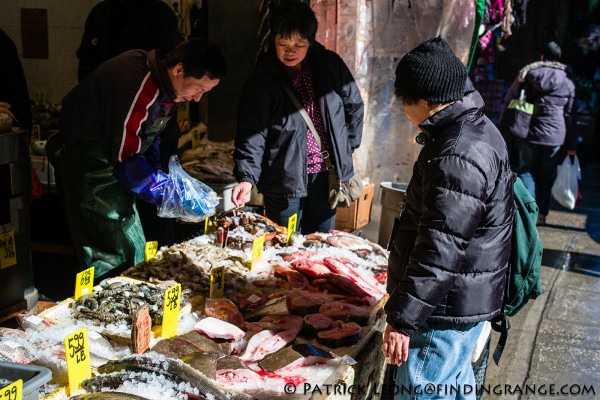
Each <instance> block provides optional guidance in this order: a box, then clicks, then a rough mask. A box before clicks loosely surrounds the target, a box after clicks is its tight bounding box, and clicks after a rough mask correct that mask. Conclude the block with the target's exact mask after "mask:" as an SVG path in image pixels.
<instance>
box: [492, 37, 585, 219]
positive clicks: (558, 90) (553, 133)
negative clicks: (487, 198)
mask: <svg viewBox="0 0 600 400" xmlns="http://www.w3.org/2000/svg"><path fill="white" fill-rule="evenodd" d="M560 59H561V49H560V46H559V45H558V44H557V43H556V42H553V41H552V42H548V43H547V44H546V46H545V47H544V49H543V50H542V53H541V55H540V60H539V61H536V62H534V63H532V64H529V65H526V66H525V67H523V68H522V69H521V70H520V71H519V74H518V75H517V78H516V79H515V80H514V82H513V83H512V85H511V86H510V89H509V90H508V92H507V94H506V97H505V111H506V107H507V106H508V104H509V103H510V102H511V100H513V99H517V98H519V96H520V93H521V91H522V90H524V91H525V92H524V94H525V98H526V99H527V102H529V103H532V104H533V105H534V112H533V115H532V117H531V122H530V124H529V126H523V127H522V128H520V129H522V130H523V131H524V133H523V135H522V136H523V137H525V138H524V139H522V138H518V137H515V136H510V134H507V133H506V132H503V133H504V136H505V139H506V141H507V145H508V148H509V153H510V161H511V167H512V169H513V171H514V172H515V173H516V174H517V175H518V176H519V178H521V180H522V181H523V184H524V185H525V187H526V188H527V190H529V192H530V193H531V195H532V196H533V197H534V198H535V200H536V203H537V204H538V207H539V209H540V213H539V217H538V225H544V224H546V216H547V215H548V209H549V205H550V192H551V189H552V184H553V183H554V180H555V179H556V166H557V165H558V162H559V158H560V149H561V146H563V145H564V146H565V148H566V150H567V154H568V155H575V154H576V150H577V130H576V121H575V119H576V118H575V113H576V101H575V85H574V84H573V82H572V81H571V79H569V77H568V76H567V72H566V68H567V66H566V65H565V64H563V63H561V62H560ZM506 115H507V113H506V112H504V114H503V118H505V117H506ZM505 123H506V121H503V122H501V124H500V126H501V127H502V126H503V125H504V124H505Z"/></svg>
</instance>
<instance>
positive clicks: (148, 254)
mask: <svg viewBox="0 0 600 400" xmlns="http://www.w3.org/2000/svg"><path fill="white" fill-rule="evenodd" d="M157 251H158V242H157V241H153V242H146V249H145V250H144V261H148V260H150V259H152V258H154V256H155V255H156V252H157Z"/></svg>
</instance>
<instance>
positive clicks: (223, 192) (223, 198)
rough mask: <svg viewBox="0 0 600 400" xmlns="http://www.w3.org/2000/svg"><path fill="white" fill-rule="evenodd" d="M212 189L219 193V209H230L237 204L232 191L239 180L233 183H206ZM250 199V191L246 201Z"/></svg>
mask: <svg viewBox="0 0 600 400" xmlns="http://www.w3.org/2000/svg"><path fill="white" fill-rule="evenodd" d="M206 185H207V186H209V187H210V188H211V189H212V190H214V191H215V193H217V196H219V197H220V199H219V204H218V205H217V210H219V211H229V210H233V209H234V208H235V204H233V202H232V201H231V192H232V191H233V188H234V187H235V185H237V182H231V183H212V182H211V183H206ZM249 201H250V193H248V195H247V196H246V203H247V202H249Z"/></svg>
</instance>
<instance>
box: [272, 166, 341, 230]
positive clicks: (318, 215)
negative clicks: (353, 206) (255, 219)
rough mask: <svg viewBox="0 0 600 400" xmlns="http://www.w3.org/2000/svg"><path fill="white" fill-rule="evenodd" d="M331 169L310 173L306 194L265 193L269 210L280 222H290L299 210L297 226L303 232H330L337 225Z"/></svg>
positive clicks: (273, 219) (281, 223)
mask: <svg viewBox="0 0 600 400" xmlns="http://www.w3.org/2000/svg"><path fill="white" fill-rule="evenodd" d="M328 175H329V173H328V172H321V173H318V174H308V187H307V191H308V195H307V196H306V197H291V198H286V197H274V196H268V195H265V196H264V202H265V214H266V215H267V218H269V219H271V220H272V221H273V222H275V223H276V224H278V225H281V226H285V227H287V226H288V219H289V218H290V217H291V216H292V215H294V214H298V220H297V222H296V230H297V231H298V232H300V233H302V234H303V235H307V234H309V233H313V232H329V230H330V229H334V227H335V210H332V209H331V208H330V207H329V200H328V198H329V194H328V193H329V181H328Z"/></svg>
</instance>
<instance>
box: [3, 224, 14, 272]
mask: <svg viewBox="0 0 600 400" xmlns="http://www.w3.org/2000/svg"><path fill="white" fill-rule="evenodd" d="M16 264H17V246H16V243H15V232H14V231H5V230H4V227H3V232H0V269H2V268H6V267H11V266H13V265H16Z"/></svg>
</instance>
